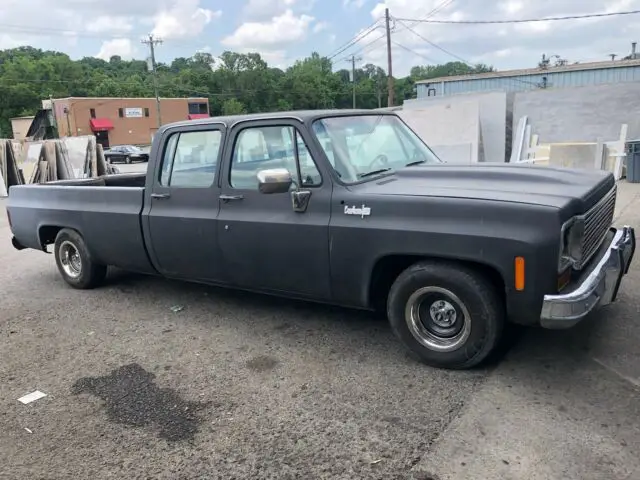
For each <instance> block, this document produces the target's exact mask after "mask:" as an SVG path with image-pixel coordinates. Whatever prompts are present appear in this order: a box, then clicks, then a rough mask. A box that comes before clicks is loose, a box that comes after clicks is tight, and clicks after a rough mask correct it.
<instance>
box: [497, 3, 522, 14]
mask: <svg viewBox="0 0 640 480" xmlns="http://www.w3.org/2000/svg"><path fill="white" fill-rule="evenodd" d="M523 8H524V3H523V2H522V1H521V0H509V1H507V2H503V3H501V4H500V10H504V11H505V12H507V13H509V14H514V13H518V12H519V11H521V10H522V9H523Z"/></svg>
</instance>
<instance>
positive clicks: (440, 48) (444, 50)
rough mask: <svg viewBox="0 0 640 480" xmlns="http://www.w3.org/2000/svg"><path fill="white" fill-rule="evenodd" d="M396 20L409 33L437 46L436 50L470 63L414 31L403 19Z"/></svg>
mask: <svg viewBox="0 0 640 480" xmlns="http://www.w3.org/2000/svg"><path fill="white" fill-rule="evenodd" d="M396 20H398V22H400V23H401V24H402V25H404V26H405V27H406V29H407V30H409V31H410V32H411V33H413V34H414V35H415V36H417V37H418V38H420V39H422V40H424V41H425V42H427V43H428V44H429V45H431V46H432V47H434V48H437V49H438V50H440V51H441V52H444V53H446V54H447V55H449V56H451V57H453V58H456V59H458V60H460V61H461V62H462V63H466V64H467V65H471V64H470V63H469V62H468V61H466V60H465V59H464V58H462V57H460V56H458V55H456V54H455V53H452V52H450V51H449V50H446V49H445V48H444V47H441V46H440V45H438V44H436V43H433V42H432V41H431V40H429V39H428V38H426V37H424V36H422V35H420V34H419V33H418V32H416V31H415V30H414V29H413V28H412V27H410V26H409V25H407V24H406V23H404V21H402V20H400V19H399V18H397V19H396Z"/></svg>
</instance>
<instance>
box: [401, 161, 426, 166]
mask: <svg viewBox="0 0 640 480" xmlns="http://www.w3.org/2000/svg"><path fill="white" fill-rule="evenodd" d="M421 163H426V161H425V160H416V161H415V162H409V163H407V164H406V165H405V167H413V166H414V165H420V164H421Z"/></svg>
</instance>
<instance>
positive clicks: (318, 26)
mask: <svg viewBox="0 0 640 480" xmlns="http://www.w3.org/2000/svg"><path fill="white" fill-rule="evenodd" d="M327 28H329V24H328V23H327V22H318V23H316V24H315V25H314V26H313V33H320V32H322V31H324V30H326V29H327Z"/></svg>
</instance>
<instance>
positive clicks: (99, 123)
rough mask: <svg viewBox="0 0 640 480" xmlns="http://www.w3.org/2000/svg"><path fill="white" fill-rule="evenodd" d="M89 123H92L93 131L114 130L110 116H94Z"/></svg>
mask: <svg viewBox="0 0 640 480" xmlns="http://www.w3.org/2000/svg"><path fill="white" fill-rule="evenodd" d="M89 123H90V124H91V131H93V132H104V131H105V130H113V123H112V122H111V120H109V119H108V118H92V119H91V120H90V121H89Z"/></svg>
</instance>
